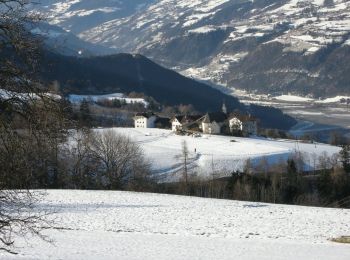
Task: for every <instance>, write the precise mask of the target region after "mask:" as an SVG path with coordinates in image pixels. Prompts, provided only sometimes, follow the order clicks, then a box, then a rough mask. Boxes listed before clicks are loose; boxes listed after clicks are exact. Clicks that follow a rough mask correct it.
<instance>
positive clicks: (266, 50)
mask: <svg viewBox="0 0 350 260" xmlns="http://www.w3.org/2000/svg"><path fill="white" fill-rule="evenodd" d="M35 8H39V9H40V8H41V9H42V10H46V11H49V13H50V15H49V16H50V17H51V23H53V24H55V25H58V26H60V27H62V28H63V29H65V30H69V31H70V32H72V33H74V34H76V35H77V36H79V37H80V38H81V39H83V40H85V41H88V42H91V43H94V44H99V45H102V46H104V47H108V48H114V49H115V50H116V51H123V52H137V53H141V54H143V55H146V56H148V57H150V58H152V59H153V60H154V61H156V62H158V63H161V64H162V65H165V66H167V67H170V68H175V69H176V70H177V71H180V72H181V73H183V74H184V75H187V76H192V77H196V78H201V79H211V80H213V81H214V82H216V83H220V84H223V85H226V86H228V87H236V88H242V89H247V90H249V91H256V92H260V93H272V92H284V93H286V92H294V93H298V94H313V95H315V96H330V95H335V94H348V93H349V86H350V38H349V37H350V1H346V0H306V1H301V0H299V1H298V0H260V1H244V0H192V1H188V0H133V1H130V0H119V1H113V0H99V1H92V0H74V1H68V0H66V1H64V0H52V1H49V0H45V1H42V5H41V6H39V7H35Z"/></svg>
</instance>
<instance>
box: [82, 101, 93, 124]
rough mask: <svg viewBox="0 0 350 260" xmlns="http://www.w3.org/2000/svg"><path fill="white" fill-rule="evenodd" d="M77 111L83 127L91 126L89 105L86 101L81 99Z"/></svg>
mask: <svg viewBox="0 0 350 260" xmlns="http://www.w3.org/2000/svg"><path fill="white" fill-rule="evenodd" d="M79 110H80V121H81V123H82V124H83V125H85V126H91V124H92V117H91V112H90V105H89V102H88V101H87V100H86V99H83V101H82V102H81V104H80V108H79Z"/></svg>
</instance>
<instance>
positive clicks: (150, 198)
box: [0, 190, 350, 260]
mask: <svg viewBox="0 0 350 260" xmlns="http://www.w3.org/2000/svg"><path fill="white" fill-rule="evenodd" d="M40 206H41V207H43V208H45V209H51V210H54V211H55V212H56V213H55V214H54V215H53V217H55V218H56V223H55V224H54V227H53V228H49V229H47V230H46V231H45V234H46V235H48V236H49V238H51V239H52V240H53V241H54V243H53V244H47V243H45V242H43V241H41V240H39V239H38V238H29V239H28V240H27V241H25V240H24V239H17V240H16V242H17V246H18V248H17V251H18V252H19V254H18V255H8V254H6V253H4V252H1V251H0V259H6V260H7V259H9V260H10V259H26V260H27V259H28V260H31V259H85V260H90V259H118V260H124V259H128V260H130V259H135V260H136V259H140V260H141V259H142V260H147V259H181V260H183V259H191V260H192V259H222V260H224V259H239V260H245V259H266V260H267V259H269V260H274V259H286V260H295V259H307V260H313V259H314V260H316V259H317V260H348V259H350V245H346V244H337V243H333V242H331V241H329V240H328V239H330V238H332V237H338V236H342V235H349V233H350V223H349V216H350V210H347V209H328V208H313V207H300V206H287V205H272V204H262V203H251V202H241V201H229V200H214V199H202V198H194V197H182V196H171V195H157V194H145V193H130V192H107V191H69V190H66V191H64V190H57V191H49V192H48V196H47V198H46V199H45V201H43V202H42V204H41V205H40Z"/></svg>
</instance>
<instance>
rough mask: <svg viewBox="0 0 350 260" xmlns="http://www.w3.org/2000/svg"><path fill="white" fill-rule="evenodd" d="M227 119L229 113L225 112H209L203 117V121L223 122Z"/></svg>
mask: <svg viewBox="0 0 350 260" xmlns="http://www.w3.org/2000/svg"><path fill="white" fill-rule="evenodd" d="M226 120H227V115H226V114H225V113H223V112H214V113H207V114H206V115H205V116H204V118H203V121H202V122H203V123H212V122H214V121H215V122H216V123H222V122H224V121H226Z"/></svg>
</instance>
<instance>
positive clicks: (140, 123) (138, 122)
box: [134, 113, 157, 128]
mask: <svg viewBox="0 0 350 260" xmlns="http://www.w3.org/2000/svg"><path fill="white" fill-rule="evenodd" d="M156 120H157V116H156V115H155V114H153V113H137V114H136V115H135V116H134V123H135V128H155V127H156V125H155V124H156Z"/></svg>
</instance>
